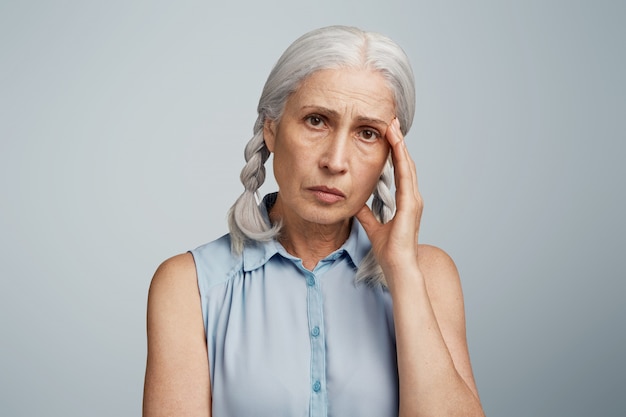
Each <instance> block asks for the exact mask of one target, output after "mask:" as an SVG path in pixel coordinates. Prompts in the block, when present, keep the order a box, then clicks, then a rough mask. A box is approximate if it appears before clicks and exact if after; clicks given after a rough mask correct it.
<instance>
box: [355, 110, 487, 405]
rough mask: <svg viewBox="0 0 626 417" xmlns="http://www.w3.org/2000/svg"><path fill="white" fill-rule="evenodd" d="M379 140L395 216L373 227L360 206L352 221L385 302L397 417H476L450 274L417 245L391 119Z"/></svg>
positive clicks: (456, 288)
mask: <svg viewBox="0 0 626 417" xmlns="http://www.w3.org/2000/svg"><path fill="white" fill-rule="evenodd" d="M386 137H387V140H388V141H389V143H390V144H391V147H392V158H393V162H394V167H395V171H396V172H395V182H396V200H397V205H398V208H397V211H396V214H395V215H394V218H393V219H392V220H391V221H390V222H388V223H386V224H380V223H379V222H378V221H377V220H376V219H375V217H374V215H373V214H372V212H371V210H370V209H369V208H368V207H367V206H364V207H363V208H362V209H361V211H360V212H359V213H358V214H357V217H358V219H359V221H360V222H361V224H362V225H363V227H364V228H365V230H366V232H367V234H368V236H369V238H370V240H371V242H372V248H373V250H374V254H375V256H376V259H377V260H378V262H379V263H380V265H381V267H382V269H383V272H384V274H385V278H386V280H387V284H388V287H389V291H390V293H391V297H392V300H393V315H394V322H395V328H396V347H397V354H398V377H399V383H400V416H402V417H409V416H463V417H469V416H484V413H483V410H482V407H481V405H480V401H479V399H478V393H477V390H476V385H475V383H474V378H473V375H472V369H471V365H470V361H469V353H468V349H467V343H466V339H465V315H464V307H463V295H462V292H461V285H460V281H459V277H458V273H457V271H456V267H455V266H454V263H453V262H452V260H451V259H450V258H449V257H448V256H447V255H446V254H445V253H444V252H443V251H441V250H440V249H437V248H434V247H431V246H425V245H418V244H417V242H418V239H417V237H418V233H419V223H420V218H421V214H422V207H423V204H422V199H421V196H420V194H419V191H418V188H417V174H416V172H415V164H414V163H413V161H412V159H411V157H410V156H409V153H408V150H407V148H406V145H405V143H404V139H403V137H402V134H401V133H400V128H399V125H398V121H397V119H396V120H394V121H393V122H392V124H391V126H390V128H389V129H388V131H387V134H386Z"/></svg>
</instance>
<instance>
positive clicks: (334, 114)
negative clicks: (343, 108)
mask: <svg viewBox="0 0 626 417" xmlns="http://www.w3.org/2000/svg"><path fill="white" fill-rule="evenodd" d="M301 108H302V110H314V111H316V112H318V113H323V114H325V115H329V116H331V117H339V112H337V111H335V110H332V109H329V108H326V107H323V106H315V105H304V106H302V107H301ZM357 120H358V121H359V122H361V123H368V124H382V125H384V126H389V125H390V124H391V123H390V122H386V121H384V120H381V119H376V118H373V117H366V116H359V117H357Z"/></svg>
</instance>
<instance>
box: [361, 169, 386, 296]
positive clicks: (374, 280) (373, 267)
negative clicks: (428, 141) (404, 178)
mask: <svg viewBox="0 0 626 417" xmlns="http://www.w3.org/2000/svg"><path fill="white" fill-rule="evenodd" d="M392 179H393V168H392V166H391V157H390V159H389V160H387V163H386V164H385V169H384V170H383V173H382V174H381V176H380V179H379V180H378V184H377V185H376V189H375V190H374V198H373V200H372V212H373V213H374V216H375V217H376V218H377V219H378V221H379V222H381V223H387V222H388V221H389V220H391V218H392V217H393V215H394V213H395V210H396V201H395V198H394V196H393V194H392V192H391V181H392ZM355 280H356V282H357V283H358V282H364V283H365V284H368V285H376V284H381V285H383V286H384V287H386V286H387V281H386V280H385V274H383V270H382V268H381V267H380V265H379V264H378V261H376V258H375V257H374V252H373V251H372V250H371V249H370V251H369V252H368V253H367V255H366V256H365V258H364V259H363V261H362V262H361V265H359V270H358V271H357V273H356V278H355Z"/></svg>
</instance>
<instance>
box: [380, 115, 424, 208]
mask: <svg viewBox="0 0 626 417" xmlns="http://www.w3.org/2000/svg"><path fill="white" fill-rule="evenodd" d="M387 140H388V141H389V143H390V144H391V146H392V153H391V157H392V161H393V165H394V174H395V175H394V176H395V178H394V180H395V185H396V190H397V200H398V204H399V205H400V204H401V203H402V202H403V200H404V199H405V198H416V197H417V194H418V192H417V173H416V169H415V163H414V162H413V159H412V158H411V156H410V155H409V151H408V149H407V147H406V142H405V141H404V137H403V135H402V132H401V131H400V123H399V122H398V119H397V118H395V119H394V120H393V121H392V122H391V125H390V128H389V129H388V130H387Z"/></svg>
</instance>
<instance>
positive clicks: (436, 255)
mask: <svg viewBox="0 0 626 417" xmlns="http://www.w3.org/2000/svg"><path fill="white" fill-rule="evenodd" d="M418 262H419V267H420V270H421V271H422V274H423V275H424V281H425V283H426V289H427V291H428V298H429V299H430V302H431V305H432V308H433V312H434V313H435V317H436V319H437V324H438V325H439V329H440V330H441V335H442V336H443V338H444V341H445V343H446V346H447V347H448V351H449V352H450V356H451V357H452V360H453V362H454V365H455V367H456V369H457V371H458V372H459V374H460V375H461V377H462V378H463V380H464V381H465V382H466V383H467V385H468V387H469V388H470V389H471V390H472V392H473V393H474V394H475V395H476V397H478V390H477V389H476V382H475V381H474V375H473V372H472V366H471V363H470V358H469V351H468V347H467V339H466V329H465V305H464V301H463V291H462V289H461V280H460V277H459V272H458V270H457V268H456V265H455V263H454V261H453V260H452V258H451V257H450V255H448V254H447V253H446V252H445V251H443V250H442V249H440V248H438V247H436V246H431V245H419V247H418Z"/></svg>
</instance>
